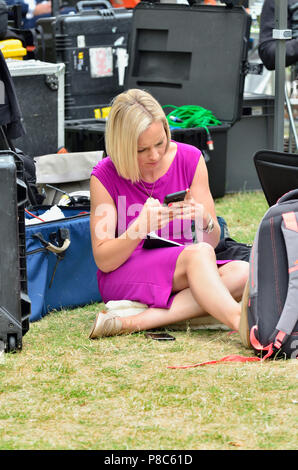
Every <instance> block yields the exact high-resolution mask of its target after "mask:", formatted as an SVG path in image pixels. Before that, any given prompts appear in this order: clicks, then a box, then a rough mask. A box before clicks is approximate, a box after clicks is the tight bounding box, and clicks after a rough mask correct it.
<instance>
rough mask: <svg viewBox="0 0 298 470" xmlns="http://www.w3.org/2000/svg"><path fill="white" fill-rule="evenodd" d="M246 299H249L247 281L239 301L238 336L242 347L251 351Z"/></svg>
mask: <svg viewBox="0 0 298 470" xmlns="http://www.w3.org/2000/svg"><path fill="white" fill-rule="evenodd" d="M248 298H249V281H247V282H246V285H245V288H244V291H243V296H242V301H241V317H240V324H239V331H238V333H239V336H240V339H241V342H242V344H243V346H245V347H246V348H249V349H252V346H251V343H250V338H249V326H248V319H247V309H248Z"/></svg>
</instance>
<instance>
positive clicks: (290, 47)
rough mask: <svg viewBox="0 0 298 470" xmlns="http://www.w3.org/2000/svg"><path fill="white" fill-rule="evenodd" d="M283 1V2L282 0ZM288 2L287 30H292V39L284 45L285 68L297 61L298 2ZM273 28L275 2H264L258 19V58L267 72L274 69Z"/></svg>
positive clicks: (294, 0) (289, 0)
mask: <svg viewBox="0 0 298 470" xmlns="http://www.w3.org/2000/svg"><path fill="white" fill-rule="evenodd" d="M283 1H284V0H283ZM287 2H288V28H289V29H292V36H293V39H290V40H287V41H285V43H286V67H288V66H289V65H293V64H295V63H296V62H297V61H298V22H297V18H298V1H297V0H287ZM274 28H275V0H265V1H264V4H263V8H262V12H261V17H260V36H259V56H260V58H261V60H262V62H263V64H264V65H265V67H266V68H267V69H268V70H274V69H275V48H276V40H275V39H272V30H273V29H274Z"/></svg>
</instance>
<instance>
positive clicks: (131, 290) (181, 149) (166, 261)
mask: <svg viewBox="0 0 298 470" xmlns="http://www.w3.org/2000/svg"><path fill="white" fill-rule="evenodd" d="M176 144H177V152H176V155H175V158H174V160H173V162H172V163H171V165H170V167H169V169H168V171H167V172H166V173H165V174H164V175H163V176H162V177H161V178H159V179H158V180H156V182H155V185H154V183H147V182H146V181H143V185H144V186H145V187H146V189H147V192H146V191H145V189H144V187H143V185H142V183H140V182H137V183H131V182H130V181H129V180H127V179H124V178H122V177H121V176H119V175H118V173H117V171H116V169H115V166H114V164H113V163H112V161H111V159H110V158H109V157H107V158H104V159H103V160H102V161H100V162H99V163H98V164H97V165H96V166H95V167H94V168H93V171H92V175H94V176H96V177H97V178H98V179H99V181H100V182H101V183H102V184H103V185H104V187H105V188H106V190H107V191H108V192H109V194H110V195H111V197H112V199H113V200H114V203H115V205H116V208H117V212H118V226H117V229H116V236H119V235H120V234H121V233H123V232H124V231H125V230H126V228H127V227H128V226H129V224H130V223H131V222H132V221H133V220H134V219H135V218H136V217H137V216H138V215H139V213H140V211H141V209H142V206H143V204H144V203H145V202H146V200H147V198H148V194H151V191H152V189H153V185H154V189H153V194H152V197H153V198H155V199H159V201H160V202H161V203H162V202H163V200H164V197H165V196H166V194H169V193H173V192H175V191H182V190H184V189H186V188H190V186H191V183H192V180H193V177H194V175H195V171H196V168H197V165H198V162H199V159H200V157H201V152H200V150H198V149H197V148H196V147H193V146H192V145H188V144H183V143H179V142H176ZM158 234H159V235H161V236H163V237H164V238H168V239H171V240H174V241H177V242H179V243H182V244H183V245H187V244H190V243H192V233H191V221H183V226H182V221H180V220H179V221H177V220H175V221H173V222H170V223H169V224H168V226H167V227H165V229H162V231H159V232H158ZM142 246H143V241H142V242H140V244H139V245H138V247H137V248H136V249H135V251H134V252H133V253H132V255H131V256H130V258H129V259H128V260H127V261H126V262H125V263H123V264H122V265H121V266H120V267H119V268H118V269H116V270H115V271H112V272H109V273H103V272H102V271H100V270H98V273H97V279H98V288H99V291H100V294H101V296H102V299H103V301H104V302H105V303H106V302H108V301H109V300H134V301H138V302H142V303H144V304H147V305H148V306H149V307H158V308H170V306H171V303H172V301H173V299H174V294H171V291H172V280H173V275H174V271H175V267H176V261H177V258H178V256H179V254H180V253H181V252H182V251H183V250H184V246H177V247H169V248H156V249H151V250H146V249H143V248H142ZM223 263H224V262H218V264H223Z"/></svg>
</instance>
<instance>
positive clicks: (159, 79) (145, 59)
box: [65, 2, 250, 197]
mask: <svg viewBox="0 0 298 470" xmlns="http://www.w3.org/2000/svg"><path fill="white" fill-rule="evenodd" d="M249 30H250V16H249V15H248V14H247V13H246V11H245V9H244V8H242V7H234V8H227V7H225V6H208V5H193V6H189V5H181V4H157V3H154V4H152V3H145V2H140V3H139V4H138V5H137V6H136V7H135V8H134V10H133V20H132V31H131V36H130V43H129V48H128V50H129V64H128V69H127V73H126V79H125V89H128V88H142V89H146V90H147V91H149V92H151V93H152V95H153V96H154V97H155V98H156V99H157V100H158V101H159V102H160V104H161V105H162V106H165V105H174V106H182V105H197V106H201V107H203V108H206V109H208V110H210V111H212V113H213V114H214V115H215V117H216V118H217V119H219V120H220V121H221V122H222V125H221V126H213V127H212V126H211V127H210V132H211V136H212V138H213V141H214V150H210V151H209V150H208V154H209V156H210V159H209V160H208V159H206V161H207V167H208V172H209V182H210V189H211V192H212V195H213V197H222V196H223V195H224V194H225V175H226V157H227V155H226V154H227V132H228V130H229V129H230V127H231V126H232V125H233V124H234V123H235V122H236V121H237V120H238V119H239V118H240V116H241V114H242V100H243V89H244V79H245V75H246V73H247V70H248V64H247V49H248V39H249ZM170 110H171V108H165V112H166V113H167V112H169V111H170ZM86 125H87V126H88V125H89V129H90V134H94V132H95V129H96V128H97V129H98V139H97V140H98V142H99V143H100V144H101V145H102V147H100V149H104V139H103V127H104V126H103V124H102V122H100V121H96V120H94V121H93V122H92V123H90V122H89V123H86V122H84V121H81V125H80V122H79V121H77V122H75V121H72V122H70V121H68V122H66V127H65V129H66V146H67V145H69V144H70V145H73V144H74V135H73V134H74V132H77V133H79V134H81V135H79V136H78V140H80V142H82V140H83V139H82V133H84V132H85V136H84V137H86V132H87V128H86ZM172 137H173V139H174V140H177V141H180V142H185V143H189V144H192V145H195V146H196V147H198V148H200V149H201V150H207V148H208V147H207V135H206V132H205V129H203V128H192V129H172ZM91 139H92V144H91V142H89V143H90V144H91V145H92V146H93V145H94V142H95V136H94V135H92V136H91V135H90V140H91ZM93 149H94V147H87V148H86V147H85V148H84V150H93ZM79 150H80V151H82V150H83V149H82V148H75V147H72V148H70V149H69V151H79Z"/></svg>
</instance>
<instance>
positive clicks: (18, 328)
mask: <svg viewBox="0 0 298 470" xmlns="http://www.w3.org/2000/svg"><path fill="white" fill-rule="evenodd" d="M0 133H1V136H2V127H1V129H0ZM0 140H1V137H0ZM0 148H2V146H1V145H0ZM0 187H1V202H0V213H1V225H0V234H1V244H0V353H1V352H2V351H3V350H4V351H5V352H13V351H16V350H17V349H22V345H23V336H24V335H25V333H27V331H28V330H29V317H30V313H31V303H30V299H29V297H28V288H27V268H26V252H25V251H26V248H25V246H26V241H25V215H24V207H25V205H26V203H27V187H26V184H25V183H24V168H23V162H22V161H21V159H20V158H19V157H18V156H17V154H16V153H14V152H12V151H10V150H0Z"/></svg>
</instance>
